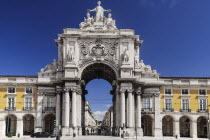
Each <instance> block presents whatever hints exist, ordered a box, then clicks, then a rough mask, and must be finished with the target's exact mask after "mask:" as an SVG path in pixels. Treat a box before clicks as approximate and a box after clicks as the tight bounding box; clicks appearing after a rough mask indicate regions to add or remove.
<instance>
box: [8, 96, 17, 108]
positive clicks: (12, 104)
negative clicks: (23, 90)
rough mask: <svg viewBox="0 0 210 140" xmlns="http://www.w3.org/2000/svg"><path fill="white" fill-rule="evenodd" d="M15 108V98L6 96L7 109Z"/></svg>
mask: <svg viewBox="0 0 210 140" xmlns="http://www.w3.org/2000/svg"><path fill="white" fill-rule="evenodd" d="M14 108H15V98H13V97H9V98H8V109H14Z"/></svg>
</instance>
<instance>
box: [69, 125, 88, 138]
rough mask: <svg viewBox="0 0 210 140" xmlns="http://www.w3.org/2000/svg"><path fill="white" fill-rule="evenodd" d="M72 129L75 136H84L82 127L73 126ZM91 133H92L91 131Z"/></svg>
mask: <svg viewBox="0 0 210 140" xmlns="http://www.w3.org/2000/svg"><path fill="white" fill-rule="evenodd" d="M71 129H72V135H73V136H75V137H78V136H82V127H80V128H77V127H76V128H74V129H73V128H71ZM89 134H90V133H89Z"/></svg>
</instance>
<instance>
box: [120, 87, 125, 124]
mask: <svg viewBox="0 0 210 140" xmlns="http://www.w3.org/2000/svg"><path fill="white" fill-rule="evenodd" d="M120 92H121V93H120V99H121V102H120V108H121V110H120V115H121V122H120V126H121V127H124V126H125V91H124V90H121V91H120Z"/></svg>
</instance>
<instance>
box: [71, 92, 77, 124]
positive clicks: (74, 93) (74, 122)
mask: <svg viewBox="0 0 210 140" xmlns="http://www.w3.org/2000/svg"><path fill="white" fill-rule="evenodd" d="M76 103H77V93H76V91H75V90H73V91H72V117H71V118H72V126H73V127H76V126H77V122H76V117H77V112H76V109H77V104H76Z"/></svg>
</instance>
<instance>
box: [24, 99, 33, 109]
mask: <svg viewBox="0 0 210 140" xmlns="http://www.w3.org/2000/svg"><path fill="white" fill-rule="evenodd" d="M31 108H32V98H25V109H31Z"/></svg>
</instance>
